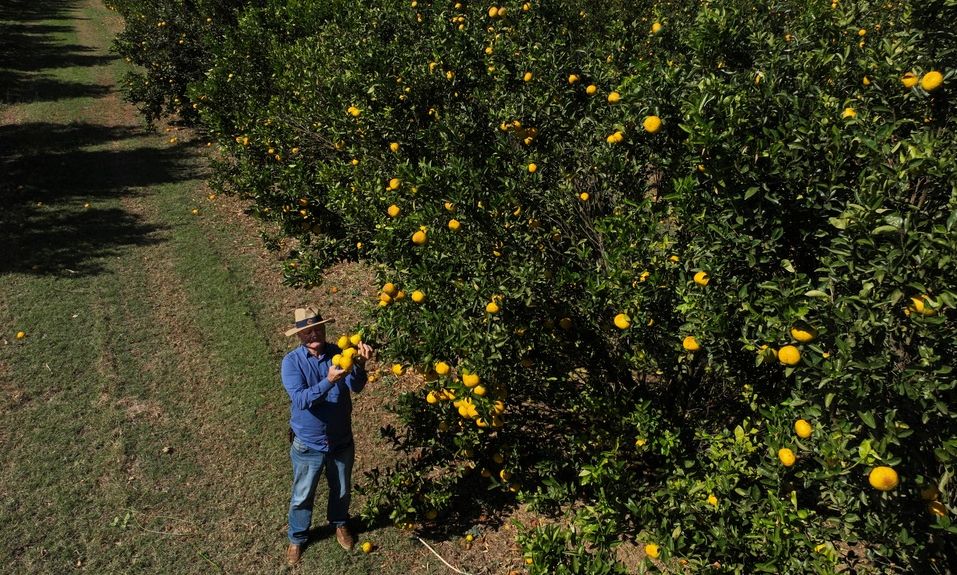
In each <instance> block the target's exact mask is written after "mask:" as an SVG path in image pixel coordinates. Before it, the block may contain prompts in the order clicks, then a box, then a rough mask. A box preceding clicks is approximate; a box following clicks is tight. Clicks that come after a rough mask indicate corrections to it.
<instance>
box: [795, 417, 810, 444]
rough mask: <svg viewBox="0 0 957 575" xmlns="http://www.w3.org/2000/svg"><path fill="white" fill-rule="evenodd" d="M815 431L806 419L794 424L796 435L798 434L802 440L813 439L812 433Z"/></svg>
mask: <svg viewBox="0 0 957 575" xmlns="http://www.w3.org/2000/svg"><path fill="white" fill-rule="evenodd" d="M813 430H814V429H813V428H812V427H811V424H810V423H808V422H807V421H806V420H804V419H799V420H797V421H795V422H794V433H796V434H797V436H798V437H800V438H801V439H807V438H808V437H811V432H812V431H813Z"/></svg>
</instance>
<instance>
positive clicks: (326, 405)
mask: <svg viewBox="0 0 957 575" xmlns="http://www.w3.org/2000/svg"><path fill="white" fill-rule="evenodd" d="M340 352H341V350H340V349H339V348H338V347H337V346H335V345H333V344H331V343H326V344H325V346H324V347H323V352H322V355H320V356H318V357H317V356H314V355H312V354H310V353H309V350H308V349H306V347H305V346H302V345H300V346H299V347H297V348H296V349H294V350H292V351H290V352H289V353H288V354H286V357H284V358H283V360H282V385H283V387H285V388H286V392H287V393H288V394H289V399H291V400H292V405H291V406H290V408H289V411H290V417H289V426H290V427H291V428H292V431H293V433H295V434H296V437H298V438H299V441H301V442H303V443H305V444H306V445H307V446H309V447H311V448H312V449H318V450H319V451H327V452H328V451H336V450H337V449H339V448H341V447H345V446H347V445H349V444H350V443H352V395H351V394H352V392H355V393H359V392H360V391H362V388H364V387H365V385H366V380H367V379H368V377H367V376H366V372H365V369H364V368H362V367H359V366H358V365H356V366H355V367H353V368H352V371H351V372H349V373H348V374H346V376H345V377H344V378H342V379H340V380H339V381H337V382H335V383H330V382H329V380H328V379H326V376H327V375H328V373H329V367H330V366H331V365H332V356H334V355H335V354H337V353H340Z"/></svg>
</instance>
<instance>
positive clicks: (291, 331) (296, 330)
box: [286, 319, 336, 337]
mask: <svg viewBox="0 0 957 575" xmlns="http://www.w3.org/2000/svg"><path fill="white" fill-rule="evenodd" d="M326 323H336V320H334V319H324V320H322V321H317V322H316V323H310V324H309V325H305V326H303V327H294V328H292V329H287V330H286V337H289V336H293V335H296V334H297V333H299V332H300V331H303V330H307V329H312V328H314V327H316V326H317V325H322V324H326Z"/></svg>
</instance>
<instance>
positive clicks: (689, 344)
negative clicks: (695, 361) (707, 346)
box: [681, 335, 701, 351]
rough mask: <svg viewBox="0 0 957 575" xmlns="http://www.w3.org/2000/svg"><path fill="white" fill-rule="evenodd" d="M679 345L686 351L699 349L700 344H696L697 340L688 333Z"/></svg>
mask: <svg viewBox="0 0 957 575" xmlns="http://www.w3.org/2000/svg"><path fill="white" fill-rule="evenodd" d="M681 347H683V348H685V349H686V350H688V351H698V350H699V349H701V346H700V345H698V340H697V339H695V337H694V336H693V335H689V336H688V337H686V338H684V340H682V342H681Z"/></svg>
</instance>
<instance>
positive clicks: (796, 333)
mask: <svg viewBox="0 0 957 575" xmlns="http://www.w3.org/2000/svg"><path fill="white" fill-rule="evenodd" d="M791 337H793V338H794V341H799V342H801V343H808V342H811V341H814V339H815V338H816V337H817V332H816V331H815V330H814V328H813V327H811V326H809V325H807V324H806V323H804V322H799V323H796V324H794V325H793V326H791Z"/></svg>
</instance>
